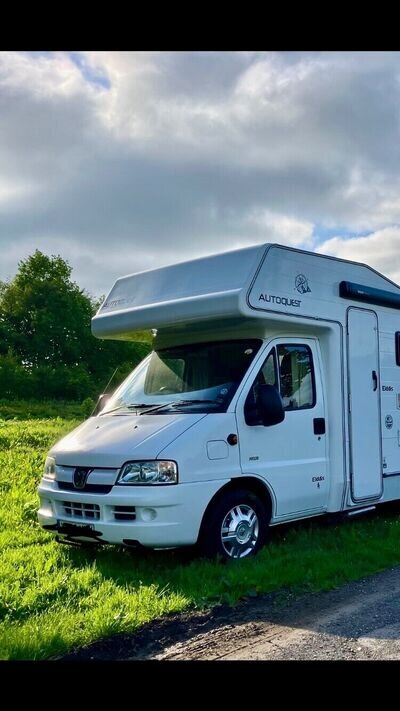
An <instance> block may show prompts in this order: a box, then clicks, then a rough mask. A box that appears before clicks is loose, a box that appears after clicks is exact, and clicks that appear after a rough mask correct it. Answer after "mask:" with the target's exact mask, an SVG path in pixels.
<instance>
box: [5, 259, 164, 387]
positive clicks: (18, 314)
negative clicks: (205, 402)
mask: <svg viewBox="0 0 400 711" xmlns="http://www.w3.org/2000/svg"><path fill="white" fill-rule="evenodd" d="M71 271H72V270H71V267H70V265H69V263H68V262H67V261H66V260H65V259H63V258H62V257H60V256H54V255H53V256H51V257H50V256H47V255H45V254H43V253H42V252H40V251H39V250H36V252H35V253H34V254H33V255H31V256H30V257H28V258H27V259H25V260H23V261H21V262H20V263H19V268H18V272H17V274H16V276H15V278H14V279H13V280H12V281H11V282H9V283H0V355H1V354H2V357H3V376H4V372H5V371H4V368H5V364H6V362H7V371H9V370H10V367H11V366H10V364H11V363H15V364H16V366H17V365H18V382H19V383H20V387H19V390H20V389H21V388H23V384H21V372H20V369H21V368H22V373H23V374H25V376H26V377H29V387H27V391H29V392H30V393H31V396H33V397H44V396H45V395H46V396H48V397H62V398H65V399H67V398H74V397H75V398H79V399H80V398H82V397H84V396H85V395H86V396H87V395H94V394H96V392H97V391H98V389H99V388H100V389H102V388H103V387H104V385H105V384H106V382H107V380H108V379H109V377H110V376H111V374H112V372H113V371H114V370H115V368H116V367H119V371H120V372H121V373H122V374H126V372H127V371H129V370H131V369H132V368H133V367H134V366H135V365H136V364H137V363H138V362H139V361H140V360H141V359H142V358H143V356H144V355H145V354H146V353H147V352H148V351H149V349H150V341H151V336H150V334H148V336H147V342H145V343H140V344H139V343H138V344H136V343H131V342H129V343H127V342H120V341H99V340H98V339H95V338H94V337H93V336H92V334H91V329H90V326H91V318H92V316H93V314H94V312H95V310H96V309H97V307H98V303H96V301H95V300H94V299H92V298H91V297H90V295H89V294H88V293H87V292H85V290H83V289H80V287H79V286H78V284H76V282H74V281H72V279H71ZM0 367H1V363H0ZM22 380H24V378H22ZM25 380H26V378H25ZM0 382H1V373H0ZM26 385H27V386H28V381H26ZM32 388H33V390H34V391H35V392H34V393H32ZM9 391H10V387H8V389H7V392H9ZM15 395H16V393H15ZM18 396H19V397H20V396H21V395H20V394H18ZM0 397H1V393H0Z"/></svg>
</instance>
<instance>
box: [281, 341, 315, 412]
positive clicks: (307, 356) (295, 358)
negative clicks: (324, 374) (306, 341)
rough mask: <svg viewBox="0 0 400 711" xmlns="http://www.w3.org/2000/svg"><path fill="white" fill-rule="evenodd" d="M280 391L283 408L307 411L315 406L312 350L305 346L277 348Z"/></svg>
mask: <svg viewBox="0 0 400 711" xmlns="http://www.w3.org/2000/svg"><path fill="white" fill-rule="evenodd" d="M277 353H278V367H279V390H280V394H281V398H282V402H283V407H284V409H285V410H286V411H288V410H305V409H307V408H311V407H314V405H315V378H314V367H313V361H312V354H311V349H310V348H309V347H308V346H305V345H283V344H281V345H279V346H277Z"/></svg>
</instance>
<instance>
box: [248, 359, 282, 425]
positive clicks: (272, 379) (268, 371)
mask: <svg viewBox="0 0 400 711" xmlns="http://www.w3.org/2000/svg"><path fill="white" fill-rule="evenodd" d="M260 385H273V386H274V387H275V388H276V389H277V390H279V388H278V374H277V367H276V352H275V348H272V350H270V352H269V353H268V355H267V357H266V359H265V361H264V363H263V365H262V366H261V369H260V371H259V373H258V375H257V377H256V379H255V381H254V383H253V385H252V386H251V388H250V390H249V394H248V396H247V398H246V403H245V407H244V416H245V420H246V424H248V425H262V420H261V419H260V416H259V413H258V410H257V400H258V389H259V387H260Z"/></svg>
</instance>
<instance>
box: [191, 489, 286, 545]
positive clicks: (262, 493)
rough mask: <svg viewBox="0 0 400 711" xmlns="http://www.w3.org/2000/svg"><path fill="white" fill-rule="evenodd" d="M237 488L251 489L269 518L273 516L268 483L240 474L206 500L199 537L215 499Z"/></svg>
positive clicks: (272, 503)
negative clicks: (263, 506) (265, 509)
mask: <svg viewBox="0 0 400 711" xmlns="http://www.w3.org/2000/svg"><path fill="white" fill-rule="evenodd" d="M239 489H247V490H248V491H251V492H252V493H253V494H255V495H256V496H258V497H259V498H260V499H261V501H262V502H263V504H264V505H265V507H266V508H267V511H268V514H269V517H270V519H271V518H272V516H273V511H274V503H275V499H274V496H273V493H272V491H271V490H270V489H269V487H268V485H267V484H266V482H265V481H263V480H261V479H259V478H258V477H256V476H240V477H235V478H234V479H231V480H230V481H229V482H227V483H226V484H224V486H223V487H221V489H218V491H217V492H216V493H215V494H214V496H213V497H212V499H210V501H209V502H208V505H207V508H206V510H205V511H204V514H203V517H202V520H201V524H200V529H199V539H200V537H201V535H202V533H203V530H204V526H205V524H206V522H207V519H208V517H209V515H210V512H211V510H212V508H213V507H214V505H215V504H216V502H217V501H219V500H220V499H222V497H223V496H224V495H225V494H227V493H228V492H231V491H237V490H239Z"/></svg>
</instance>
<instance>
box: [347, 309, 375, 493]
mask: <svg viewBox="0 0 400 711" xmlns="http://www.w3.org/2000/svg"><path fill="white" fill-rule="evenodd" d="M347 314H348V315H347V333H348V374H349V410H350V471H351V493H352V498H353V501H364V500H366V499H375V498H379V497H380V496H381V494H382V454H381V418H380V398H379V389H380V385H379V342H378V319H377V316H376V313H375V312H374V311H368V310H366V309H357V308H353V307H351V308H349V310H348V312H347Z"/></svg>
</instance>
